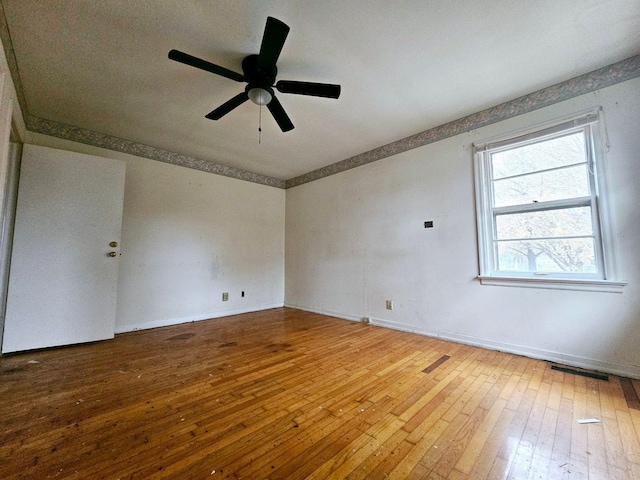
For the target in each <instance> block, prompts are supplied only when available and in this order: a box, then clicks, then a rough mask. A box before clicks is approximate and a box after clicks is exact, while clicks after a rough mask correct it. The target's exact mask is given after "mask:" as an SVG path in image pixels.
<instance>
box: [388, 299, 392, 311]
mask: <svg viewBox="0 0 640 480" xmlns="http://www.w3.org/2000/svg"><path fill="white" fill-rule="evenodd" d="M387 310H393V300H387Z"/></svg>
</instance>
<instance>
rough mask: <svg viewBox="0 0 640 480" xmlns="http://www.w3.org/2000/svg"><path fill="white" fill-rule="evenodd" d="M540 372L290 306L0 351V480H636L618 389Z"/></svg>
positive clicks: (507, 358)
mask: <svg viewBox="0 0 640 480" xmlns="http://www.w3.org/2000/svg"><path fill="white" fill-rule="evenodd" d="M550 367H551V364H549V363H546V362H543V361H538V360H532V359H528V358H525V357H519V356H515V355H509V354H504V353H500V352H494V351H490V350H483V349H481V348H476V347H470V346H465V345H459V344H455V343H448V342H444V341H439V340H435V339H431V338H427V337H422V336H418V335H412V334H408V333H402V332H397V331H393V330H388V329H383V328H378V327H373V326H368V325H364V324H359V323H354V322H348V321H344V320H339V319H335V318H331V317H325V316H322V315H316V314H312V313H307V312H302V311H298V310H293V309H286V308H282V309H275V310H268V311H264V312H259V313H253V314H246V315H238V316H234V317H228V318H224V319H217V320H210V321H203V322H197V323H189V324H183V325H178V326H173V327H165V328H158V329H155V330H146V331H139V332H133V333H127V334H123V335H118V336H116V338H115V340H110V341H106V342H100V343H95V344H90V345H80V346H74V347H66V348H59V349H53V350H47V351H38V352H30V353H24V354H16V355H10V356H5V357H2V358H0V382H1V383H0V432H1V437H2V440H1V445H0V478H29V479H45V478H81V479H89V478H96V479H118V478H120V479H125V478H136V479H142V478H144V479H146V478H176V479H205V478H206V479H216V478H229V479H241V478H245V479H249V478H253V479H266V478H270V479H307V478H308V479H325V478H335V479H344V478H349V479H365V478H366V479H386V478H395V479H404V478H411V479H424V478H432V479H445V478H449V479H474V480H475V479H484V478H491V479H494V478H509V479H546V478H549V479H567V478H572V479H573V478H575V479H634V478H635V479H640V410H638V409H637V408H634V405H633V403H632V404H631V407H630V406H629V405H628V402H627V399H626V398H627V397H625V393H624V391H623V384H622V383H621V379H620V378H619V377H616V376H609V381H604V380H597V379H592V378H586V377H583V376H577V375H572V374H569V373H563V372H560V371H556V370H552V369H551V368H550ZM624 382H626V383H625V385H624V388H625V389H626V390H627V391H628V390H629V388H630V387H629V385H630V386H631V388H632V389H633V390H635V392H636V394H637V392H638V391H640V382H638V381H637V380H633V381H628V380H625V381H624ZM636 399H637V396H636ZM585 418H598V419H599V420H600V423H587V424H580V423H578V422H577V420H579V419H585Z"/></svg>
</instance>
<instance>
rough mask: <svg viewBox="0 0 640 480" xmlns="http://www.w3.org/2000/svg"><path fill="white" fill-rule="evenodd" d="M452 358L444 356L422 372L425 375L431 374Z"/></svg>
mask: <svg viewBox="0 0 640 480" xmlns="http://www.w3.org/2000/svg"><path fill="white" fill-rule="evenodd" d="M450 358H451V357H450V356H449V355H443V356H441V357H440V358H439V359H438V360H436V361H435V362H433V363H432V364H431V365H429V366H428V367H427V368H425V369H424V370H422V371H423V372H424V373H431V372H433V371H434V370H435V369H436V368H438V367H439V366H440V365H442V364H443V363H444V362H446V361H447V360H449V359H450Z"/></svg>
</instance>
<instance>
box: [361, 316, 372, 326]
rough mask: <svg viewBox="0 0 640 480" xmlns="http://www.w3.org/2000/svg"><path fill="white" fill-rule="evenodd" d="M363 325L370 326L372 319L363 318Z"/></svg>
mask: <svg viewBox="0 0 640 480" xmlns="http://www.w3.org/2000/svg"><path fill="white" fill-rule="evenodd" d="M362 323H364V324H366V325H369V324H370V323H371V317H362Z"/></svg>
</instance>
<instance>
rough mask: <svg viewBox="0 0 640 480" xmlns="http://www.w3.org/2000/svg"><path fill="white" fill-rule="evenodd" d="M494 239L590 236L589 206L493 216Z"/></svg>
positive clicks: (591, 232) (591, 233) (591, 231)
mask: <svg viewBox="0 0 640 480" xmlns="http://www.w3.org/2000/svg"><path fill="white" fill-rule="evenodd" d="M496 235H497V236H496V239H497V240H502V239H512V238H540V237H562V236H575V235H593V227H592V225H591V207H574V208H562V209H557V210H543V211H541V212H528V213H510V214H504V215H496Z"/></svg>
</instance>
